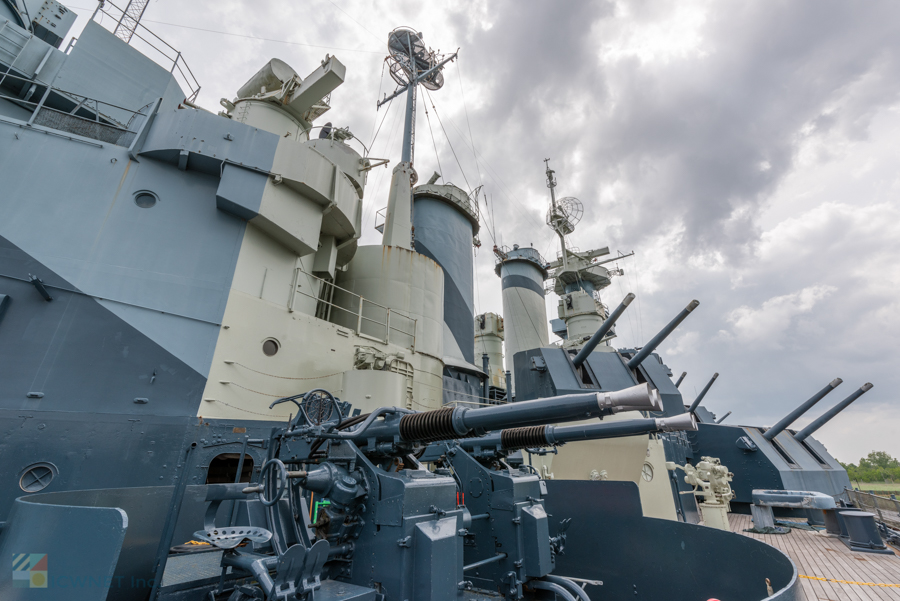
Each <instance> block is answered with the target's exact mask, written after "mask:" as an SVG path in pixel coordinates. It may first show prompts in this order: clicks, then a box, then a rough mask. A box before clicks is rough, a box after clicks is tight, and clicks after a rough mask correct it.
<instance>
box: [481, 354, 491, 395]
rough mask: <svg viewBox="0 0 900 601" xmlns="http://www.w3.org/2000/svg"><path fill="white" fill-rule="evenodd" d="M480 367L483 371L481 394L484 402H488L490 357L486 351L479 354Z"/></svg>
mask: <svg viewBox="0 0 900 601" xmlns="http://www.w3.org/2000/svg"><path fill="white" fill-rule="evenodd" d="M481 369H482V370H483V371H484V382H483V383H482V395H483V396H484V402H485V403H487V402H488V387H489V386H490V383H491V358H490V357H488V354H487V353H483V354H482V355H481Z"/></svg>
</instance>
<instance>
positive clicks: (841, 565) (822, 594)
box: [728, 513, 900, 601]
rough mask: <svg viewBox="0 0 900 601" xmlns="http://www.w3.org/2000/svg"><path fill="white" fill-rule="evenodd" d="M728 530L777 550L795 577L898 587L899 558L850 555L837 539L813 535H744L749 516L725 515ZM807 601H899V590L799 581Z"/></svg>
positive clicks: (899, 574)
mask: <svg viewBox="0 0 900 601" xmlns="http://www.w3.org/2000/svg"><path fill="white" fill-rule="evenodd" d="M728 518H729V521H730V523H731V529H732V531H734V532H737V533H740V534H743V535H745V536H748V537H750V538H754V539H756V540H759V541H762V542H764V543H766V544H768V545H771V546H773V547H775V548H776V549H780V550H781V551H783V552H784V553H785V554H786V555H788V556H789V557H790V558H791V559H792V560H793V561H794V563H795V564H796V565H797V571H798V573H799V574H803V575H805V576H818V577H821V578H832V579H834V580H849V581H853V582H875V583H885V584H900V557H898V556H897V555H896V554H895V555H877V554H874V553H854V552H851V551H850V549H848V548H847V547H846V545H844V543H843V542H841V541H840V540H839V539H837V538H832V537H828V536H825V535H822V534H819V533H817V532H809V531H805V530H792V531H791V533H790V534H753V533H749V532H744V530H745V529H747V528H750V527H751V526H752V525H753V524H752V522H751V521H750V516H749V515H741V514H734V513H732V514H729V515H728ZM800 585H801V587H802V588H803V591H804V592H805V593H806V596H807V598H808V599H809V601H900V588H888V587H877V586H866V585H858V584H843V583H838V582H825V581H822V580H809V579H807V578H800Z"/></svg>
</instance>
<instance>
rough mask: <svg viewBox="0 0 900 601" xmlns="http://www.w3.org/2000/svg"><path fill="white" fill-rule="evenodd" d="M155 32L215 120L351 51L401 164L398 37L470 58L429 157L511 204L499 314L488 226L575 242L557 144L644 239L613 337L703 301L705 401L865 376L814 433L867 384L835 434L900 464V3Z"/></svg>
mask: <svg viewBox="0 0 900 601" xmlns="http://www.w3.org/2000/svg"><path fill="white" fill-rule="evenodd" d="M118 1H119V2H122V3H124V1H125V0H118ZM117 3H118V2H117ZM72 5H73V6H74V7H81V8H82V9H83V10H79V9H76V10H77V12H79V13H80V14H82V15H89V14H90V12H91V11H90V9H91V8H92V6H93V5H92V3H90V2H89V1H88V0H76V1H75V2H72ZM106 22H107V23H108V22H109V21H108V18H107V21H106ZM83 23H84V19H83V18H80V19H79V22H78V24H77V25H76V33H77V29H78V28H80V27H81V26H83ZM143 23H144V24H145V25H146V26H147V27H149V28H151V29H152V30H153V31H154V32H156V33H157V34H159V35H160V36H161V37H163V38H164V39H166V41H168V42H169V43H171V44H172V45H173V46H175V47H176V48H178V49H179V50H181V51H182V53H183V56H184V57H185V58H186V59H187V61H188V64H189V65H190V66H191V69H192V70H193V71H194V73H195V74H196V76H197V78H198V79H199V80H200V82H201V84H202V86H203V89H202V92H201V93H200V96H199V102H200V103H201V104H202V105H203V106H205V107H208V108H210V109H213V110H218V101H219V98H222V97H227V98H232V97H233V96H234V93H235V91H236V90H237V88H238V87H240V85H241V84H243V83H244V81H246V79H247V78H249V77H250V76H251V75H252V74H253V73H254V72H255V71H256V70H257V69H258V68H259V67H261V66H262V65H263V64H264V63H265V62H266V61H268V60H269V59H270V58H272V57H278V58H281V59H283V60H285V61H286V62H288V63H289V64H290V65H292V66H293V67H294V68H295V69H296V70H297V71H298V72H299V73H300V75H301V76H305V75H306V74H307V73H309V72H311V71H313V70H314V69H315V68H316V67H317V66H318V64H319V61H320V60H322V59H323V58H324V55H325V54H326V53H329V54H332V55H336V56H338V57H339V59H340V60H341V61H342V62H344V63H345V64H346V65H347V67H348V70H347V80H346V82H345V83H344V85H343V86H342V87H340V88H339V89H338V90H337V91H335V93H334V95H333V97H332V105H333V107H334V108H333V109H332V111H331V112H330V113H329V114H328V116H327V119H328V120H331V121H333V122H335V124H337V125H346V126H349V127H350V128H351V130H352V131H353V132H354V133H355V134H356V135H357V136H358V137H359V138H360V139H361V140H362V141H364V142H365V143H366V144H371V142H372V140H373V137H374V134H375V132H376V130H378V135H377V138H376V139H375V143H374V145H373V147H372V155H374V156H376V157H385V158H390V159H391V160H392V162H394V163H395V162H396V161H397V160H398V159H399V153H400V145H399V140H400V136H401V128H402V118H401V116H400V113H401V105H402V98H401V99H398V101H395V102H394V103H393V104H392V106H390V107H389V108H382V110H381V111H379V112H377V111H376V109H375V101H376V98H378V97H380V96H383V95H384V93H385V92H388V93H389V92H391V91H393V88H394V84H393V83H392V81H391V80H390V77H389V76H387V75H386V74H385V73H384V71H383V67H382V65H383V63H382V59H383V57H384V55H385V47H386V38H387V34H388V32H389V31H390V30H391V29H393V28H394V27H397V26H401V25H408V26H411V27H414V28H416V29H418V30H419V31H422V32H423V34H424V37H425V40H426V42H427V43H428V44H429V45H430V46H432V47H434V48H435V49H439V50H442V51H445V52H448V51H453V50H456V49H457V48H459V49H460V58H459V61H458V62H456V63H454V64H453V65H451V66H449V67H448V68H447V70H446V71H445V79H446V85H445V86H444V88H443V89H441V90H440V91H437V92H432V93H431V94H430V96H426V95H424V94H423V95H422V96H423V98H422V100H423V102H420V104H419V115H418V130H417V133H418V141H417V146H416V168H417V170H418V172H419V173H420V175H421V176H422V178H423V179H425V178H427V177H428V176H429V175H430V174H431V173H432V171H433V170H435V169H440V170H441V172H442V173H443V174H444V176H445V179H447V180H450V181H453V182H454V183H456V184H458V185H460V186H462V187H464V188H469V189H471V188H474V187H475V186H478V185H481V184H483V185H484V190H485V191H486V193H487V195H488V196H489V198H490V199H491V202H492V206H493V212H494V214H495V216H496V228H493V229H494V230H495V231H493V232H489V231H488V230H489V229H492V228H487V227H485V228H483V229H482V234H481V239H482V241H483V242H484V246H483V247H482V248H481V249H480V250H479V251H478V254H477V261H476V263H477V274H476V281H477V299H476V304H477V308H478V310H479V311H482V312H483V311H495V312H501V303H500V286H499V280H498V279H497V278H496V277H495V276H494V274H493V269H492V268H493V257H492V255H491V252H490V246H491V245H492V243H493V241H492V237H496V239H497V242H498V243H499V242H502V243H503V244H508V245H511V244H513V243H518V244H522V245H527V244H533V245H534V246H535V247H536V248H538V249H539V250H540V251H541V252H542V253H544V254H547V255H555V252H556V247H555V244H556V243H555V242H554V238H553V234H552V233H551V232H550V231H549V230H548V229H547V227H546V226H545V225H544V213H545V211H546V207H547V202H548V191H547V188H546V186H545V183H544V173H543V159H544V158H550V159H551V161H552V163H551V164H552V166H553V167H554V168H555V169H556V171H557V176H558V179H559V188H558V191H559V193H560V194H561V195H564V196H575V197H577V198H579V199H581V201H582V202H583V203H584V206H585V216H584V219H583V221H582V222H581V223H580V225H579V226H578V229H577V230H576V231H575V233H574V234H573V235H572V236H571V243H572V244H573V245H574V246H576V247H578V248H580V249H589V248H596V247H599V246H607V245H608V246H609V247H610V249H612V250H613V252H615V251H622V252H630V251H632V250H633V251H635V253H636V254H635V257H634V258H628V259H625V260H622V261H621V262H620V264H619V266H620V267H622V268H623V269H624V270H625V275H624V276H622V277H619V278H616V279H615V280H614V283H613V284H612V286H610V287H609V288H607V289H606V290H605V291H604V293H603V294H604V301H605V302H607V303H608V304H612V305H615V304H617V303H618V302H619V301H620V300H621V298H622V297H623V296H624V295H625V294H626V293H627V292H629V291H633V292H635V293H636V294H637V295H638V299H639V302H637V303H635V304H634V305H632V307H631V309H629V311H628V312H627V313H626V317H623V319H622V321H621V322H620V327H619V339H618V345H617V346H633V345H641V344H642V343H643V342H645V341H646V340H648V339H649V338H650V337H651V336H652V335H653V334H654V333H655V332H656V331H657V330H658V329H659V328H660V327H662V326H663V325H664V324H665V323H666V322H667V321H668V320H669V319H671V318H672V317H673V316H674V315H675V314H676V313H677V312H678V311H679V310H680V309H681V308H682V307H683V306H684V305H686V304H687V303H688V302H689V301H690V300H691V299H694V298H696V299H698V300H700V303H701V304H700V307H699V309H698V310H697V311H695V312H694V314H693V315H692V316H691V317H689V318H688V320H687V321H686V322H685V323H684V324H683V325H682V326H681V327H680V328H679V329H678V330H677V331H676V333H675V334H674V335H673V336H672V337H670V339H669V340H667V341H666V343H665V344H664V345H663V346H662V347H661V350H662V353H663V355H664V358H665V360H666V362H667V364H668V365H669V366H670V367H671V368H672V370H673V371H674V372H675V374H676V376H677V375H678V374H680V373H681V372H682V371H683V370H684V371H687V372H688V376H687V379H686V380H685V383H684V384H683V385H682V390H683V391H684V392H685V395H686V397H687V400H688V401H690V400H692V398H693V396H694V395H695V394H696V392H697V391H699V390H700V389H701V388H702V387H703V385H704V384H705V382H706V380H707V379H708V378H709V377H710V376H711V375H712V374H713V372H719V373H720V374H721V376H720V378H719V380H718V382H717V383H716V385H715V386H714V387H713V389H712V391H711V392H710V394H709V396H708V397H707V400H706V401H705V405H706V406H707V407H708V408H709V409H711V410H712V411H714V412H716V413H718V414H719V415H723V414H724V413H725V412H727V411H733V412H734V413H733V415H732V416H731V417H730V418H729V420H728V421H729V422H731V423H738V422H740V423H747V424H754V425H771V424H773V423H774V422H775V421H777V420H778V419H780V418H781V417H782V416H783V415H784V414H785V413H787V412H788V411H789V410H790V409H792V408H793V406H795V405H797V404H799V403H800V402H801V401H803V400H805V399H806V398H808V397H809V396H811V395H812V394H813V393H814V392H815V391H817V390H819V389H820V388H821V387H823V386H824V385H825V384H826V383H827V382H829V381H830V380H831V379H833V378H835V377H838V376H839V377H841V378H843V379H844V384H843V385H842V386H841V387H840V388H838V389H837V390H836V391H835V392H833V393H832V394H831V395H829V396H828V397H826V399H825V400H823V401H822V403H821V407H819V408H817V409H814V410H813V411H812V412H811V413H812V414H811V415H810V417H808V418H802V419H801V420H800V421H799V422H798V423H797V425H798V426H802V425H804V424H805V423H807V422H808V421H809V420H810V419H812V418H813V417H815V416H817V415H818V414H819V413H821V412H822V411H823V410H824V409H825V408H826V407H828V406H830V405H832V404H834V403H836V402H837V401H838V400H840V399H841V398H843V397H845V396H847V395H848V394H850V393H851V392H853V391H854V390H855V389H856V388H858V387H859V386H860V385H862V384H863V383H865V382H867V381H871V382H872V383H873V384H875V388H874V389H873V390H872V391H871V392H869V393H868V394H866V395H865V396H863V397H862V398H861V399H860V400H859V401H857V402H856V403H855V404H854V405H853V406H851V407H850V408H849V409H848V410H846V411H845V412H844V413H843V414H842V415H841V416H840V417H839V418H838V419H836V420H834V421H832V422H831V423H829V424H828V425H827V426H825V427H824V428H823V429H822V430H820V431H819V433H818V434H817V437H818V438H819V439H820V440H822V441H823V442H824V444H825V445H826V446H827V447H828V448H829V450H830V451H831V452H832V453H833V454H834V455H835V456H837V457H838V458H839V459H841V460H842V461H856V460H858V458H859V457H860V456H861V455H864V454H866V453H868V452H869V451H871V450H885V451H888V452H890V453H892V454H893V455H895V456H900V402H898V399H897V395H896V394H895V392H894V391H895V390H896V389H897V388H898V385H900V369H898V367H897V365H896V361H897V359H898V354H897V352H896V351H895V344H896V341H897V340H898V339H900V310H898V309H900V307H898V299H897V293H898V291H900V287H898V283H900V265H898V259H900V253H898V250H900V236H898V232H897V228H898V225H900V169H898V168H897V166H898V159H900V148H898V144H897V141H898V140H900V96H898V93H900V7H898V6H897V5H896V3H894V2H888V1H882V2H878V1H871V2H867V3H864V4H860V3H850V2H834V1H829V0H808V1H799V0H798V1H792V2H786V1H766V2H751V3H747V2H736V1H728V0H718V1H715V2H713V1H703V0H699V1H698V0H684V1H681V2H662V1H652V0H648V1H640V0H637V1H629V2H549V1H546V2H538V1H536V0H516V1H512V0H508V1H495V2H485V1H470V2H454V3H449V2H411V1H407V2H374V1H373V0H333V1H332V0H310V1H307V2H302V3H299V2H298V3H285V2H269V1H263V0H258V1H255V2H249V1H247V2H240V1H237V0H216V1H215V2H213V1H208V0H205V1H200V0H194V1H192V2H177V1H176V0H151V3H150V4H149V6H148V8H147V11H146V13H145V17H144V21H143ZM229 34H230V35H229ZM426 103H427V104H426ZM425 106H427V108H428V115H426V114H425V111H424V110H423V109H424V107H425ZM379 124H381V127H380V129H378V125H379ZM389 178H390V171H389V169H379V170H376V171H375V172H373V174H372V177H371V178H370V180H369V186H368V188H367V191H366V231H365V234H364V236H363V241H364V242H366V243H378V241H379V237H378V234H377V232H375V231H374V229H373V228H372V226H373V221H374V212H375V211H376V210H377V209H379V208H381V207H383V206H384V205H385V204H386V195H387V184H388V180H389ZM555 310H556V309H555V302H548V311H549V312H550V313H551V315H552V316H554V317H555Z"/></svg>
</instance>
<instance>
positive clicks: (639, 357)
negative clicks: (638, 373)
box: [628, 300, 700, 369]
mask: <svg viewBox="0 0 900 601" xmlns="http://www.w3.org/2000/svg"><path fill="white" fill-rule="evenodd" d="M699 304H700V301H698V300H692V301H691V302H690V303H688V306H687V307H685V308H684V309H682V311H681V313H679V314H678V315H677V316H676V317H675V319H673V320H672V321H670V322H669V323H668V325H667V326H666V327H664V328H663V329H662V330H660V331H659V333H658V334H657V335H656V336H654V337H653V338H652V339H651V340H650V342H648V343H647V344H645V345H644V348H642V349H641V350H639V351H638V353H637V354H636V355H635V356H634V357H632V358H631V360H630V361H629V362H628V367H630V368H631V369H636V368H637V366H638V365H640V364H641V363H643V362H644V359H646V358H647V357H649V356H650V353H652V352H653V351H655V350H656V347H658V346H659V345H660V344H661V343H662V341H663V340H665V339H666V338H667V337H668V336H669V334H671V333H672V332H674V331H675V328H677V327H678V326H679V325H680V324H681V322H682V321H684V320H685V318H687V316H688V315H690V314H691V311H693V310H694V309H696V308H697V306H698V305H699Z"/></svg>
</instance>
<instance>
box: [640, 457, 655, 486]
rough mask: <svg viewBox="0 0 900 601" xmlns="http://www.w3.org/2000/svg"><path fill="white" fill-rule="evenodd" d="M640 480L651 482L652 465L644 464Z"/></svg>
mask: <svg viewBox="0 0 900 601" xmlns="http://www.w3.org/2000/svg"><path fill="white" fill-rule="evenodd" d="M641 478H643V479H644V481H646V482H650V481H652V480H653V465H652V464H651V463H649V462H644V466H643V467H642V468H641Z"/></svg>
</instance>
